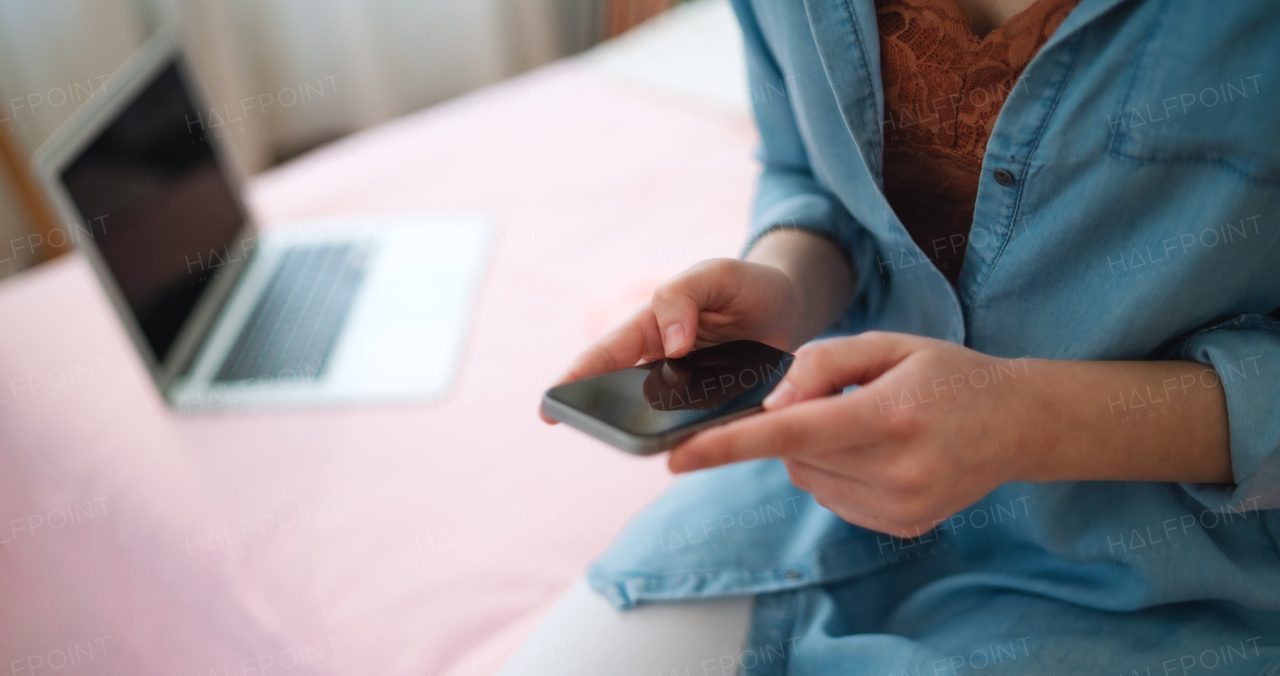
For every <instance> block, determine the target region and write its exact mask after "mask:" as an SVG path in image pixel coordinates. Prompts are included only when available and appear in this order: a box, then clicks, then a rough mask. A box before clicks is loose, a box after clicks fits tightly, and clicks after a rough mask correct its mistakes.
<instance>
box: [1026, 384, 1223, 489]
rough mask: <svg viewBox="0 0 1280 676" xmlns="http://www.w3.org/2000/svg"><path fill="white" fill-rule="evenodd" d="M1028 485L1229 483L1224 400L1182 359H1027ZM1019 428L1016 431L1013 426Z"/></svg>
mask: <svg viewBox="0 0 1280 676" xmlns="http://www.w3.org/2000/svg"><path fill="white" fill-rule="evenodd" d="M1028 362H1029V363H1028V370H1029V371H1030V373H1029V375H1033V376H1034V375H1036V374H1037V373H1038V374H1039V376H1040V377H1033V378H1028V379H1027V381H1026V382H1027V383H1028V384H1029V386H1030V387H1031V388H1032V390H1031V392H1030V393H1029V394H1030V395H1031V396H1029V397H1028V398H1027V401H1028V402H1029V405H1031V406H1033V407H1035V408H1036V409H1037V410H1035V411H1023V412H1021V413H1023V414H1030V415H1031V416H1032V417H1031V418H1029V419H1027V420H1026V421H1025V424H1023V425H1020V426H1021V427H1024V428H1027V429H1029V430H1032V431H1031V433H1030V435H1029V438H1027V439H1022V440H1020V441H1019V445H1021V446H1022V448H1024V449H1026V450H1027V452H1028V453H1030V455H1031V457H1032V460H1033V462H1032V463H1031V466H1029V467H1027V468H1024V470H1023V474H1024V475H1025V478H1027V479H1028V480H1032V481H1059V480H1129V481H1176V482H1191V483H1232V482H1233V481H1234V479H1233V476H1232V472H1231V444H1230V436H1229V433H1228V426H1227V403H1226V395H1225V394H1224V392H1223V389H1222V385H1221V383H1220V382H1219V380H1218V375H1217V372H1216V371H1214V369H1213V368H1211V367H1208V366H1205V365H1204V364H1198V363H1194V362H1185V361H1150V362H1079V361H1052V360H1028ZM1015 424H1016V423H1015Z"/></svg>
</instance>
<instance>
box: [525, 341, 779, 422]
mask: <svg viewBox="0 0 1280 676" xmlns="http://www.w3.org/2000/svg"><path fill="white" fill-rule="evenodd" d="M793 359H794V357H793V356H792V355H791V354H790V353H787V352H783V351H782V350H778V349H775V348H772V347H769V346H768V345H765V344H764V343H758V342H755V341H753V340H735V341H733V342H730V343H722V344H720V345H715V346H713V347H708V348H705V349H701V350H695V351H693V352H690V353H689V354H688V355H686V356H684V357H681V358H679V359H659V360H657V361H653V362H649V363H647V364H641V365H640V366H635V367H632V368H628V369H623V370H621V371H614V372H612V373H606V374H604V375H600V376H595V377H592V378H585V379H583V380H579V381H577V382H573V383H568V384H566V385H561V386H559V387H556V388H553V389H552V390H551V391H549V392H548V393H547V396H549V397H551V398H553V399H555V400H556V401H558V402H560V403H562V404H564V405H566V406H569V407H571V408H573V409H576V410H578V411H580V412H582V413H585V414H586V415H589V416H591V417H593V418H595V419H597V420H599V421H601V422H604V423H607V424H608V425H611V426H613V427H615V428H617V429H620V430H622V431H624V432H627V433H629V434H633V435H637V436H649V437H651V436H663V435H667V434H671V433H672V432H677V431H679V430H680V429H682V428H685V427H692V426H699V425H703V424H704V423H708V422H711V421H713V420H715V419H717V418H722V417H725V416H727V415H731V414H734V413H739V412H741V411H744V410H747V409H750V408H754V407H757V406H759V405H760V403H761V402H762V401H764V398H765V397H766V396H768V394H769V392H771V391H773V388H774V386H775V385H777V384H778V382H779V381H781V380H782V377H783V375H785V374H786V372H787V369H788V368H789V367H790V366H791V361H792V360H793Z"/></svg>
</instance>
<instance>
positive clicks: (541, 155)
mask: <svg viewBox="0 0 1280 676" xmlns="http://www.w3.org/2000/svg"><path fill="white" fill-rule="evenodd" d="M753 142H754V131H753V129H752V127H751V125H750V123H749V121H748V120H747V119H746V118H745V117H742V116H738V115H734V114H729V113H722V112H717V111H715V110H710V109H706V108H702V107H699V106H698V105H696V104H694V103H692V102H688V101H685V100H682V99H677V98H669V97H666V96H664V95H661V94H658V93H656V92H653V91H649V90H645V89H642V88H638V87H636V86H632V85H627V84H624V83H621V82H616V81H612V80H609V79H605V78H604V77H603V76H599V75H596V74H593V73H591V72H589V71H587V70H586V68H585V67H584V66H582V65H581V64H578V63H572V62H571V63H567V64H561V65H557V66H553V67H551V68H549V69H544V70H542V71H539V72H536V73H534V74H533V75H531V76H527V77H524V78H521V79H519V80H516V81H513V82H510V83H507V84H504V85H500V86H498V87H495V88H491V89H489V90H485V91H482V92H480V93H478V94H476V95H473V96H470V97H467V98H465V99H463V100H460V101H457V102H454V103H452V104H449V105H446V106H444V107H440V108H437V109H434V110H429V111H425V112H423V113H420V114H417V115H413V116H410V117H408V118H405V119H402V120H399V121H396V122H394V123H391V124H388V125H384V126H382V127H379V128H376V129H374V130H371V131H369V132H366V133H362V134H359V135H357V136H354V137H351V138H348V139H346V140H343V141H341V142H339V143H336V144H333V145H331V146H328V147H326V148H323V149H320V150H319V151H317V152H314V153H311V154H309V155H308V156H306V157H304V158H301V159H299V160H298V161H295V162H292V163H290V164H289V165H287V166H285V167H283V168H280V169H278V170H275V171H273V172H271V173H270V174H267V175H264V176H262V177H259V178H257V179H255V180H254V181H253V183H252V185H251V201H252V205H253V207H254V211H255V212H256V214H257V215H258V217H259V219H260V220H262V221H265V222H270V221H273V220H283V219H293V218H305V217H312V216H326V215H334V214H346V213H364V212H376V211H406V210H407V211H420V210H437V209H449V210H456V209H463V210H480V211H485V212H488V213H490V214H491V215H492V216H493V217H494V219H495V221H496V222H497V224H498V226H499V228H500V231H501V235H500V239H499V244H498V246H497V248H496V253H495V258H494V261H493V264H492V267H491V270H490V273H489V275H488V277H487V279H486V281H485V285H484V289H483V291H482V293H481V297H480V300H479V309H478V313H477V315H476V320H475V325H474V328H473V331H472V334H471V338H470V342H469V346H468V349H467V352H466V354H465V356H464V359H463V364H462V368H461V375H460V377H459V380H458V382H457V383H456V386H455V388H454V391H453V393H452V395H451V396H450V398H449V400H447V401H445V402H443V403H438V404H433V405H401V406H391V407H380V408H367V409H344V410H310V411H303V410H298V411H285V412H270V413H232V414H225V413H224V414H210V415H205V416H200V417H184V416H181V415H177V414H173V413H170V412H169V411H168V410H167V409H166V408H165V407H164V406H163V404H162V403H161V402H160V400H159V398H158V396H157V394H156V393H155V392H154V391H153V387H152V385H151V383H150V381H149V379H148V378H147V376H146V374H145V373H144V372H143V369H142V366H141V364H140V362H139V361H138V360H137V358H136V357H135V356H134V353H133V352H132V350H131V348H130V346H129V344H128V343H127V341H126V338H125V337H124V334H123V332H122V330H121V328H120V327H119V326H118V324H117V322H116V321H115V318H114V316H113V315H112V313H111V311H110V309H109V307H108V306H107V303H106V299H105V298H104V296H103V294H102V293H101V291H100V290H99V287H98V286H97V284H96V282H95V280H94V278H93V277H92V273H91V272H90V271H89V269H88V267H87V265H86V264H85V262H84V261H83V260H82V259H80V258H79V257H78V256H70V257H67V258H65V259H63V260H60V261H57V262H55V263H52V264H49V265H45V266H42V267H40V268H37V269H35V270H32V271H29V272H26V273H22V274H20V275H18V276H16V277H14V278H11V279H8V280H5V281H4V282H0V673H11V674H14V675H15V676H18V675H22V676H26V675H35V676H40V675H42V674H96V673H104V674H106V673H110V674H193V675H194V674H200V675H202V676H204V675H208V674H218V675H220V676H226V675H228V674H300V673H316V674H437V673H441V674H452V675H462V674H490V673H494V672H495V671H497V669H498V668H499V667H500V666H501V664H502V663H503V662H505V660H506V659H507V658H508V657H509V656H510V655H511V654H512V651H513V650H515V649H516V648H517V646H519V645H520V643H521V641H522V640H523V639H524V638H525V636H526V635H527V634H528V633H529V632H530V631H531V629H532V627H533V626H534V625H535V624H536V622H537V620H538V618H539V617H540V615H541V614H542V613H544V612H545V611H546V609H547V608H548V607H549V605H550V604H551V603H552V602H553V601H554V600H555V598H556V597H557V596H558V595H559V594H560V593H561V592H562V591H563V590H564V589H565V588H566V587H567V586H568V585H569V584H570V582H571V581H572V580H573V579H574V578H576V577H577V576H579V575H580V574H581V572H582V570H583V568H584V567H585V565H586V564H587V562H588V561H589V560H590V559H591V558H592V557H593V556H594V555H595V554H597V553H598V552H599V551H600V550H601V549H602V548H603V547H605V546H606V545H607V543H608V542H609V541H610V539H611V537H612V536H613V534H614V533H615V532H616V531H617V530H618V529H619V527H620V526H621V525H622V524H623V523H624V522H625V521H626V519H627V518H628V517H629V516H630V515H632V514H633V513H635V512H636V511H637V510H638V509H639V508H640V507H641V506H643V505H644V504H645V503H646V502H647V501H649V500H651V499H652V498H653V497H654V496H655V495H656V494H657V493H658V492H659V491H661V489H662V488H663V487H664V486H665V485H666V484H667V482H668V481H669V476H668V474H667V473H666V470H665V466H664V465H663V461H662V460H661V459H656V458H651V459H638V458H634V457H630V456H626V455H624V454H622V453H620V452H617V451H614V450H612V449H609V448H607V447H605V446H604V445H602V444H600V443H598V442H595V441H593V440H591V439H589V438H587V437H586V436H584V435H582V434H579V433H577V432H575V431H573V430H570V429H567V428H564V427H563V426H561V427H556V428H551V427H546V426H544V425H543V424H542V423H541V422H540V421H539V420H538V418H537V416H536V408H537V405H538V400H539V397H540V394H541V392H542V390H543V389H544V388H545V386H546V385H547V384H548V383H549V382H550V380H551V379H552V378H553V377H554V376H555V375H556V374H557V373H558V372H559V371H560V369H562V368H563V366H564V365H565V364H566V363H567V361H568V360H569V359H570V358H571V357H572V356H573V355H574V354H575V352H576V351H577V350H579V349H580V348H581V347H582V346H583V345H584V344H586V342H587V341H588V340H590V339H591V338H593V337H595V336H596V335H598V334H599V332H601V331H602V330H603V329H604V328H605V327H607V326H609V325H610V324H611V323H613V322H614V321H616V320H617V319H619V318H620V317H621V316H623V315H625V314H626V313H627V312H628V311H629V310H630V309H632V307H633V306H634V305H635V304H636V303H638V302H639V301H641V300H643V299H644V298H645V297H646V295H647V293H648V292H649V290H650V289H651V288H652V287H653V286H654V284H656V282H657V281H658V280H660V279H662V278H663V277H664V276H666V275H667V274H669V273H671V272H674V271H678V270H679V269H681V268H683V267H685V266H686V265H688V264H691V263H693V262H695V261H697V260H699V259H702V258H707V257H712V256H733V255H736V253H737V251H738V247H739V245H740V242H741V240H742V236H743V232H744V224H745V223H746V219H747V207H748V202H749V197H750V191H751V185H752V180H753V175H754V173H755V171H756V169H755V167H754V164H753V162H752V160H751V158H750V150H751V146H752V144H753ZM571 649H572V645H570V644H567V643H566V644H558V645H555V646H544V647H540V648H538V649H537V650H539V651H542V652H543V653H544V654H545V653H546V652H549V651H556V650H571ZM525 657H526V658H527V659H537V658H538V655H537V654H535V653H531V654H529V655H527V656H525Z"/></svg>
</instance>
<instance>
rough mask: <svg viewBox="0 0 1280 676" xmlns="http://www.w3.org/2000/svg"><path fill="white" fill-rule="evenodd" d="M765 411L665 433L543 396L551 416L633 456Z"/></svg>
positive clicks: (666, 447)
mask: <svg viewBox="0 0 1280 676" xmlns="http://www.w3.org/2000/svg"><path fill="white" fill-rule="evenodd" d="M553 389H554V388H553ZM762 410H764V407H762V406H761V405H759V404H756V405H755V406H752V407H750V408H744V409H742V410H741V411H734V412H733V413H729V414H726V415H723V416H721V417H719V418H714V419H712V420H704V421H702V422H700V423H694V424H692V425H689V426H688V427H681V428H679V429H677V430H674V431H672V432H668V433H666V434H653V435H650V434H635V433H633V432H628V431H626V430H623V429H619V428H617V427H614V426H613V425H610V424H608V423H606V422H603V421H601V420H599V419H597V418H594V417H592V416H591V415H588V414H587V413H584V412H582V411H579V410H578V409H576V408H574V407H572V406H570V405H568V404H566V403H564V402H562V401H557V400H556V399H554V398H552V396H551V392H550V390H548V391H547V392H546V393H545V394H543V395H542V412H543V413H544V414H545V415H546V416H547V417H548V418H551V419H552V420H555V421H557V422H562V423H564V424H566V425H569V426H570V427H572V428H574V429H576V430H579V431H582V432H586V433H587V434H588V435H590V436H593V437H595V438H596V439H599V440H600V441H603V442H605V443H606V444H609V445H610V446H613V447H615V448H618V449H621V450H623V451H626V452H627V453H631V454H633V455H654V454H655V453H661V452H663V451H669V450H671V449H673V448H675V447H676V446H679V445H680V442H682V441H684V440H685V439H688V438H689V437H691V436H693V435H695V434H697V433H698V432H701V431H703V430H705V429H709V428H712V427H715V426H717V425H723V424H725V423H727V422H730V421H733V420H737V419H738V418H743V417H746V416H749V415H751V414H753V413H759V412H760V411H762Z"/></svg>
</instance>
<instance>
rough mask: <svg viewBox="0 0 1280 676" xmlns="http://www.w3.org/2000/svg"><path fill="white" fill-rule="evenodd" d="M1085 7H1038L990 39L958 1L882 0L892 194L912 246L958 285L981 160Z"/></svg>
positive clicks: (1052, 0)
mask: <svg viewBox="0 0 1280 676" xmlns="http://www.w3.org/2000/svg"><path fill="white" fill-rule="evenodd" d="M1078 1H1079V0H1037V2H1036V3H1035V4H1033V5H1031V6H1030V7H1028V8H1027V9H1026V10H1025V11H1023V12H1022V13H1020V14H1018V15H1017V16H1014V17H1013V18H1011V19H1009V21H1008V22H1006V23H1005V24H1004V25H1003V26H1001V27H999V28H997V29H995V30H993V31H991V32H990V33H988V34H987V35H986V36H985V37H982V38H979V37H978V36H977V35H974V33H973V31H972V30H971V29H970V27H969V18H968V17H967V16H966V15H965V13H964V11H963V10H961V9H960V5H958V4H957V3H956V0H876V15H877V18H878V21H879V26H880V76H881V78H882V79H883V81H884V92H885V114H884V134H885V147H884V189H885V194H886V196H887V197H888V199H889V205H890V206H892V207H893V210H894V212H896V213H897V214H898V217H899V218H900V219H901V220H902V223H903V225H905V226H906V228H907V231H908V232H910V233H911V238H912V239H914V240H915V242H916V244H918V245H919V246H920V248H921V249H922V250H924V252H925V255H926V256H928V257H929V259H930V260H932V261H933V262H934V264H935V265H937V266H938V269H939V270H941V271H942V273H943V274H944V275H946V277H947V279H949V280H951V283H952V284H955V283H956V280H957V279H958V278H959V276H960V264H961V263H962V262H963V261H964V251H965V245H966V243H967V241H968V233H969V229H970V227H971V226H972V225H973V207H974V202H975V201H976V200H977V195H978V179H979V177H980V175H981V172H982V156H983V154H984V153H985V152H986V148H987V139H988V138H989V137H990V136H991V129H992V127H994V126H995V123H996V115H997V114H999V112H1000V108H1001V106H1002V105H1003V104H1004V101H1005V99H1006V98H1008V97H1009V96H1010V94H1011V93H1012V91H1013V88H1014V86H1015V85H1016V83H1017V80H1018V75H1019V74H1021V73H1022V69H1023V68H1025V67H1026V65H1027V63H1029V62H1030V61H1031V57H1033V56H1035V54H1036V52H1038V51H1039V50H1040V47H1041V46H1043V45H1044V43H1045V42H1047V41H1048V40H1049V36H1051V35H1053V31H1054V30H1056V29H1057V27H1058V25H1059V24H1061V23H1062V20H1063V19H1065V18H1066V17H1067V14H1068V13H1069V12H1070V11H1071V10H1072V8H1074V7H1075V5H1076V3H1077V2H1078Z"/></svg>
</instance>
